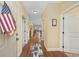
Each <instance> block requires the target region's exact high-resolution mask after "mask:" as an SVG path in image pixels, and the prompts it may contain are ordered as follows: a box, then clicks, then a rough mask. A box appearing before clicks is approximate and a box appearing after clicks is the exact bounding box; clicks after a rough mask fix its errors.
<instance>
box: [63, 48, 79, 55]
mask: <svg viewBox="0 0 79 59" xmlns="http://www.w3.org/2000/svg"><path fill="white" fill-rule="evenodd" d="M64 52H69V53H75V54H79V51H75V50H73V49H72V50H66V49H65V50H64Z"/></svg>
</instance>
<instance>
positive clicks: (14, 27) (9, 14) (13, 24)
mask: <svg viewBox="0 0 79 59" xmlns="http://www.w3.org/2000/svg"><path fill="white" fill-rule="evenodd" d="M8 16H9V18H10V20H11V23H12V26H13V29H15V26H14V23H13V19H12V17H11V15H10V14H8Z"/></svg>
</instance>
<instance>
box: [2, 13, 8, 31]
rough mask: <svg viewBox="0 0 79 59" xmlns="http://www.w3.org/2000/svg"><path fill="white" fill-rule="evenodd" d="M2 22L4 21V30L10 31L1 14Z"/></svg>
mask: <svg viewBox="0 0 79 59" xmlns="http://www.w3.org/2000/svg"><path fill="white" fill-rule="evenodd" d="M1 20H2V23H3V25H4V28H5V29H6V31H9V30H8V28H7V25H6V23H5V21H4V18H3V15H2V14H1Z"/></svg>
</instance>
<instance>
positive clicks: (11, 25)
mask: <svg viewBox="0 0 79 59" xmlns="http://www.w3.org/2000/svg"><path fill="white" fill-rule="evenodd" d="M7 18H8V20H9V22H10V25H11V27H12V29H13V26H12V23H11V20H10V18H9V16H8V15H7Z"/></svg>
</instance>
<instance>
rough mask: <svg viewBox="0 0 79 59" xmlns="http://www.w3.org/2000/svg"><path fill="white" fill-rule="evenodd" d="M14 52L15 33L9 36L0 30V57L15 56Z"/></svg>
mask: <svg viewBox="0 0 79 59" xmlns="http://www.w3.org/2000/svg"><path fill="white" fill-rule="evenodd" d="M16 54H17V52H16V38H15V35H13V36H11V37H10V36H7V35H4V34H2V33H1V31H0V57H16V56H17V55H16Z"/></svg>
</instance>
